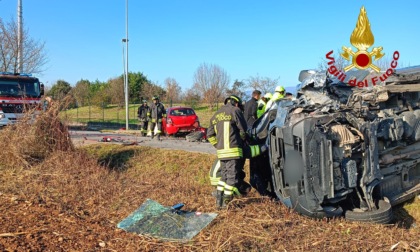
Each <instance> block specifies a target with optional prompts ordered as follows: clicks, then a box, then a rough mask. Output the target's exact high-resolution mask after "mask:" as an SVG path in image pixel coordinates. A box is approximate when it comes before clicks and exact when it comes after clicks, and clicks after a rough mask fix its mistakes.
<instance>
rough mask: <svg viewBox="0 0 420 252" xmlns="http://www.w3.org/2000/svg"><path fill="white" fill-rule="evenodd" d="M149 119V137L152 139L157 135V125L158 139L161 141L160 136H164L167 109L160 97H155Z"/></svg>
mask: <svg viewBox="0 0 420 252" xmlns="http://www.w3.org/2000/svg"><path fill="white" fill-rule="evenodd" d="M147 116H148V117H149V121H150V125H149V130H148V132H147V135H148V136H150V137H151V138H152V139H153V138H154V135H155V132H154V131H155V126H156V125H157V132H156V135H157V139H158V140H159V141H160V135H161V134H162V118H163V117H166V111H165V107H164V106H163V104H162V103H160V101H159V97H158V96H153V103H152V105H151V106H150V110H149V113H148V115H147Z"/></svg>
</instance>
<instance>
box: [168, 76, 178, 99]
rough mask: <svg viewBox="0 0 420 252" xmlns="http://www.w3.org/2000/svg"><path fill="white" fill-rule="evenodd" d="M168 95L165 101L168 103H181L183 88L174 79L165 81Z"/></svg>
mask: <svg viewBox="0 0 420 252" xmlns="http://www.w3.org/2000/svg"><path fill="white" fill-rule="evenodd" d="M165 89H166V95H165V100H166V101H167V102H179V101H180V96H181V87H180V86H179V84H178V82H177V81H176V80H175V79H174V78H166V80H165Z"/></svg>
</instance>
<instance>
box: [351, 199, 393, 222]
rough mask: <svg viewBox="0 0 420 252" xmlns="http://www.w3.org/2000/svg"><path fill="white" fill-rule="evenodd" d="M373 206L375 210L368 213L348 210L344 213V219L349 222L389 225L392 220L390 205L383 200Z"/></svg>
mask: <svg viewBox="0 0 420 252" xmlns="http://www.w3.org/2000/svg"><path fill="white" fill-rule="evenodd" d="M375 205H376V209H372V210H370V211H362V210H361V209H354V210H353V211H351V210H348V211H346V212H345V217H346V219H347V220H350V221H358V222H373V223H378V224H387V223H390V222H391V221H392V218H393V214H392V206H391V203H389V202H387V201H385V200H378V201H376V202H375ZM358 210H359V211H358Z"/></svg>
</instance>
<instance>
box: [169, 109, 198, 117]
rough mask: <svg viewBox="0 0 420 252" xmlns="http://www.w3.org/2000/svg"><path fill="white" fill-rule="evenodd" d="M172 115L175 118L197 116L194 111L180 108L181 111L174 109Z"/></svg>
mask: <svg viewBox="0 0 420 252" xmlns="http://www.w3.org/2000/svg"><path fill="white" fill-rule="evenodd" d="M170 115H173V116H188V115H195V113H194V110H192V109H189V108H180V109H173V110H171V113H170Z"/></svg>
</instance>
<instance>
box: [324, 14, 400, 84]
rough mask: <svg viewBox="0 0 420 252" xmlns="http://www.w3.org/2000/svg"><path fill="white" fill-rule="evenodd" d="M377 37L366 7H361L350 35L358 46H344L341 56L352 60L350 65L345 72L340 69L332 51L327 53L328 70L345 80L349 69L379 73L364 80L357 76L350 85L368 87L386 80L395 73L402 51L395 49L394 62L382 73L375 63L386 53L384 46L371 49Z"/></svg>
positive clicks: (353, 42) (351, 40)
mask: <svg viewBox="0 0 420 252" xmlns="http://www.w3.org/2000/svg"><path fill="white" fill-rule="evenodd" d="M374 42H375V38H374V36H373V33H372V30H371V29H370V23H369V19H368V17H367V13H366V10H365V7H362V8H361V9H360V13H359V17H358V19H357V23H356V28H354V30H353V33H352V34H351V36H350V43H351V44H352V45H353V46H354V47H355V48H356V50H355V51H354V50H353V49H352V47H346V46H343V52H342V53H341V57H343V58H344V59H346V60H348V61H350V62H351V64H350V65H348V66H345V67H344V69H343V70H344V72H343V71H342V70H339V69H338V68H337V67H336V66H335V65H334V64H335V59H334V57H332V54H333V52H334V51H332V50H331V51H330V52H328V53H327V54H326V58H327V60H329V61H328V66H329V67H328V72H329V73H330V74H332V75H334V76H336V77H337V78H338V79H339V80H340V81H342V82H344V80H345V79H346V77H347V76H346V73H345V72H347V71H349V70H351V69H354V68H357V69H360V70H366V69H369V68H370V69H372V70H374V71H375V72H376V73H377V74H376V75H375V76H373V77H371V78H370V79H369V80H368V79H365V80H363V81H357V79H356V78H354V79H351V80H349V81H348V83H349V85H350V86H358V87H361V88H362V87H368V86H369V83H370V84H371V86H376V84H377V83H378V82H379V81H382V82H383V81H385V80H386V79H387V78H388V77H389V76H391V75H392V74H393V73H394V70H395V68H396V67H397V65H398V62H397V61H398V59H399V57H400V53H399V52H398V51H395V52H394V54H393V55H392V62H391V64H390V67H389V68H388V69H387V70H386V71H385V72H384V73H381V69H380V68H379V67H378V66H377V65H375V61H377V60H379V59H380V58H382V57H383V56H384V55H385V53H383V52H382V49H383V48H382V46H379V47H374V48H372V49H371V50H369V48H370V47H371V46H372V45H373V44H374Z"/></svg>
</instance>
